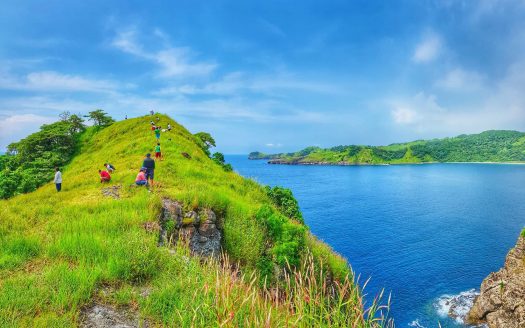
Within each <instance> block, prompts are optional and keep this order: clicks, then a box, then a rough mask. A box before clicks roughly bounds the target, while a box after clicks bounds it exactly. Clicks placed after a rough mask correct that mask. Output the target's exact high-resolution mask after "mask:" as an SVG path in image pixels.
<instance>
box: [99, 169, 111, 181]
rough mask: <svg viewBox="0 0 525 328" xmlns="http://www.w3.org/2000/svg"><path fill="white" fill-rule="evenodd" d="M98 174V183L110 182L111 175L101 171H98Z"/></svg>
mask: <svg viewBox="0 0 525 328" xmlns="http://www.w3.org/2000/svg"><path fill="white" fill-rule="evenodd" d="M98 173H99V174H100V182H101V183H102V182H109V181H110V180H111V175H109V173H108V171H102V170H98Z"/></svg>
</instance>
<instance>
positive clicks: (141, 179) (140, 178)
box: [135, 167, 148, 186]
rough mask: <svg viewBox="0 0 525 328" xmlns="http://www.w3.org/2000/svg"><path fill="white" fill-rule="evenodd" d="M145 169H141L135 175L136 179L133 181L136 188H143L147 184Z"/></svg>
mask: <svg viewBox="0 0 525 328" xmlns="http://www.w3.org/2000/svg"><path fill="white" fill-rule="evenodd" d="M146 170H147V169H146V168H145V167H141V168H140V172H139V174H137V178H136V179H135V184H136V185H137V186H145V185H147V184H148V179H146Z"/></svg>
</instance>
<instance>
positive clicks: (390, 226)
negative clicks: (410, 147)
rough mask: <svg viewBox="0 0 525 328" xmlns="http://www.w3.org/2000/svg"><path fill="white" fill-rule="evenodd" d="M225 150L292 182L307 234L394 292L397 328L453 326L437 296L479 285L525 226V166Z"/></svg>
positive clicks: (241, 164)
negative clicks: (278, 161) (260, 156)
mask: <svg viewBox="0 0 525 328" xmlns="http://www.w3.org/2000/svg"><path fill="white" fill-rule="evenodd" d="M246 157H247V156H245V155H242V156H241V155H230V156H226V160H227V162H229V163H231V164H232V165H233V167H234V169H235V170H236V171H237V172H239V173H240V174H241V175H243V176H245V177H251V178H254V179H255V180H257V181H258V182H260V183H263V184H268V185H271V186H274V185H280V186H284V187H287V188H290V189H291V190H292V191H293V193H294V195H295V197H296V198H297V199H298V201H299V205H300V207H301V210H302V212H303V215H304V217H305V221H306V223H307V224H308V226H309V227H310V228H311V231H312V232H313V233H314V234H315V235H316V236H318V237H319V238H320V239H322V240H324V241H325V242H326V243H328V244H329V245H330V246H331V247H332V248H333V249H335V250H336V251H337V252H339V253H340V254H342V255H343V256H344V257H346V258H347V259H348V261H349V262H350V264H351V265H352V268H353V270H354V271H355V272H356V273H358V274H361V276H362V277H363V278H368V277H370V278H371V280H370V282H369V284H368V286H367V289H366V291H367V293H368V294H369V295H376V294H377V293H379V291H380V290H381V289H382V288H385V291H386V292H390V293H391V294H392V305H391V309H390V313H391V315H392V317H393V318H394V319H395V323H396V326H397V327H408V326H418V325H420V326H424V327H437V326H438V322H439V323H440V324H441V325H442V327H458V326H460V325H459V324H458V323H457V322H456V321H454V320H452V319H449V318H448V317H447V316H446V315H445V314H444V313H443V312H446V310H447V308H446V307H445V308H443V304H441V303H439V302H438V298H439V297H441V296H443V295H457V294H459V293H461V292H465V291H468V290H470V289H473V288H474V289H479V286H480V284H481V281H482V280H483V279H484V278H485V277H486V276H487V275H488V274H489V273H490V272H492V271H496V270H498V269H499V268H500V267H501V266H502V265H503V262H504V259H505V255H506V254H507V252H508V251H509V250H510V248H511V247H513V246H514V244H515V242H516V240H517V237H518V235H519V233H520V231H521V229H522V228H523V227H524V226H525V165H490V164H428V165H391V166H345V167H343V166H288V165H269V164H266V161H250V160H248V159H247V158H246Z"/></svg>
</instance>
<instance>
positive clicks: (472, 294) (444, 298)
mask: <svg viewBox="0 0 525 328" xmlns="http://www.w3.org/2000/svg"><path fill="white" fill-rule="evenodd" d="M478 295H479V292H478V291H476V290H475V289H470V290H467V291H464V292H461V293H459V294H457V295H448V294H445V295H441V296H440V297H438V298H437V299H436V301H435V302H434V308H435V309H436V312H437V314H438V315H439V316H440V317H443V318H445V317H447V316H449V317H451V318H453V319H454V320H455V321H456V322H457V323H458V324H464V321H465V317H466V316H467V314H468V311H469V310H470V308H472V305H473V304H474V299H475V298H476V296H478Z"/></svg>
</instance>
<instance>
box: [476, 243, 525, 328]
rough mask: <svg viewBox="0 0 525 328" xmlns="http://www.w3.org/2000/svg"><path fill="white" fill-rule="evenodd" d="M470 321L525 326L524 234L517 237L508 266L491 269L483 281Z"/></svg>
mask: <svg viewBox="0 0 525 328" xmlns="http://www.w3.org/2000/svg"><path fill="white" fill-rule="evenodd" d="M467 321H468V322H470V323H472V324H478V323H485V322H486V323H487V324H488V325H489V327H498V328H523V327H525V236H524V234H523V233H522V235H521V236H520V237H519V239H518V243H517V244H516V247H514V248H513V249H512V250H511V251H510V252H509V254H508V255H507V258H506V259H505V266H504V267H503V268H502V269H501V270H499V271H498V272H493V273H491V274H490V275H489V276H488V277H487V278H485V280H484V281H483V283H482V284H481V293H480V295H479V296H478V297H477V298H476V300H475V302H474V306H473V307H472V309H471V310H470V312H469V314H468V316H467Z"/></svg>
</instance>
